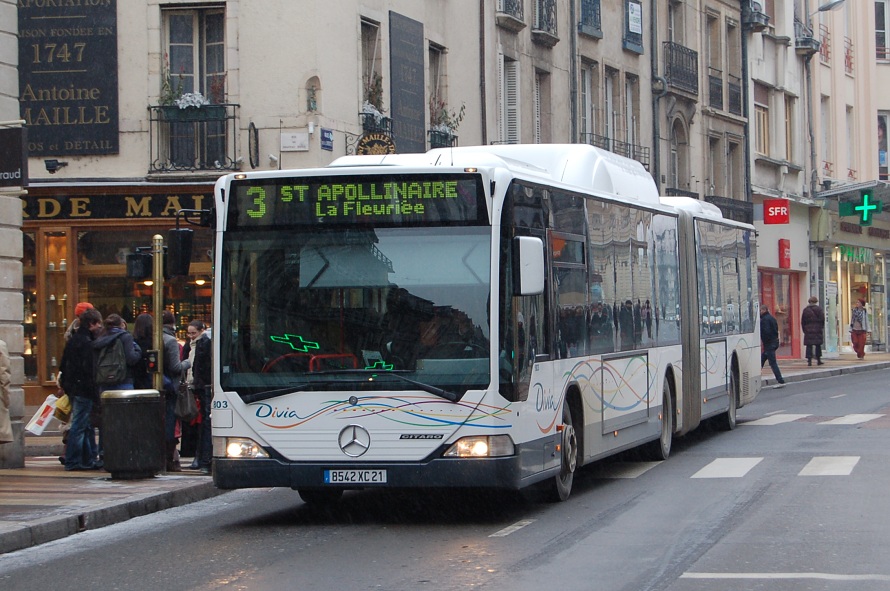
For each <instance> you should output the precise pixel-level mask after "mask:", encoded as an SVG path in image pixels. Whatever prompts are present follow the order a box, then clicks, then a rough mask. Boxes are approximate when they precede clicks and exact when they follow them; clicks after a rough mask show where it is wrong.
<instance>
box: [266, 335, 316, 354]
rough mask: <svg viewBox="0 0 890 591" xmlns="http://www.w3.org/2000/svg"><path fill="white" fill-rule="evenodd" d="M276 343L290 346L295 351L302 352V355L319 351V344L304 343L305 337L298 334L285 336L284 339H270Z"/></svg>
mask: <svg viewBox="0 0 890 591" xmlns="http://www.w3.org/2000/svg"><path fill="white" fill-rule="evenodd" d="M269 338H271V339H272V340H273V341H274V342H276V343H285V344H287V345H290V348H291V349H293V350H294V351H300V352H301V353H308V352H309V349H315V350H318V348H319V347H318V343H313V342H312V341H304V340H303V337H301V336H300V335H298V334H285V335H284V336H282V337H278V336H274V337H269Z"/></svg>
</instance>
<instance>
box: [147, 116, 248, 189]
mask: <svg viewBox="0 0 890 591" xmlns="http://www.w3.org/2000/svg"><path fill="white" fill-rule="evenodd" d="M238 108H239V105H235V104H222V105H204V106H203V107H188V108H186V109H180V108H179V107H177V106H175V105H159V106H151V107H149V108H148V110H149V138H150V141H149V144H150V148H149V149H150V155H149V166H148V172H149V173H157V172H195V171H200V170H240V169H241V164H240V163H239V162H238V161H237V160H238V155H237V153H236V152H237V146H238Z"/></svg>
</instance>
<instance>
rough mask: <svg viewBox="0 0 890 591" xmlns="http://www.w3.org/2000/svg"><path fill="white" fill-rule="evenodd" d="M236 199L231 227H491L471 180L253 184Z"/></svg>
mask: <svg viewBox="0 0 890 591" xmlns="http://www.w3.org/2000/svg"><path fill="white" fill-rule="evenodd" d="M232 195H233V197H234V198H233V199H231V200H230V204H229V226H230V227H254V226H280V225H291V224H300V225H307V224H308V225H314V224H320V223H325V224H330V223H335V224H380V223H384V224H425V223H431V224H441V223H466V222H476V223H482V222H485V221H487V211H486V209H485V207H484V199H482V195H483V193H482V187H481V184H480V182H479V177H478V176H475V175H469V174H453V175H397V176H386V177H382V176H362V177H345V176H341V177H302V178H274V179H269V178H263V179H248V180H244V181H233V182H232Z"/></svg>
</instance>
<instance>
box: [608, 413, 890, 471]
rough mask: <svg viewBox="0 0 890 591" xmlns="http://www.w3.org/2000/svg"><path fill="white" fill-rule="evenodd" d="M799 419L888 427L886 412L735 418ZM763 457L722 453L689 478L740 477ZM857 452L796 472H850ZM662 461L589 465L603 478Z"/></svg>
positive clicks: (763, 422) (760, 422)
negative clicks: (833, 415)
mask: <svg viewBox="0 0 890 591" xmlns="http://www.w3.org/2000/svg"><path fill="white" fill-rule="evenodd" d="M794 422H801V423H809V424H815V425H823V426H826V427H829V426H848V427H849V426H854V427H860V426H868V425H874V426H875V427H876V428H882V427H886V428H890V415H888V414H865V413H855V414H848V415H844V416H839V417H820V416H816V415H811V414H794V413H776V414H772V415H767V416H764V417H761V418H759V419H755V420H752V421H746V422H741V421H740V422H739V426H745V427H751V426H760V427H763V426H776V425H787V424H788V423H794ZM764 459H765V457H724V458H716V459H714V460H711V461H710V462H708V463H707V464H705V465H704V466H702V467H700V468H699V469H698V470H697V471H695V472H694V473H692V474H691V475H690V476H689V478H690V479H696V480H706V479H721V478H744V477H745V476H747V475H748V474H749V473H750V472H751V471H752V470H754V469H755V468H756V467H757V466H758V465H759V464H760V463H761V462H762V461H763V460H764ZM859 460H860V456H814V457H812V458H810V459H809V461H808V462H807V463H806V464H805V465H804V466H802V467H801V468H800V469H799V471H798V472H797V476H801V477H822V476H850V475H851V474H852V473H853V471H854V469H855V468H856V466H857V464H858V463H859ZM662 463H664V462H621V461H618V462H605V463H603V464H602V465H599V464H595V465H594V466H591V470H592V472H593V475H594V477H596V478H605V479H633V478H639V477H640V476H642V475H643V474H645V473H647V472H648V471H649V470H651V469H653V468H655V467H656V466H659V465H660V464H662Z"/></svg>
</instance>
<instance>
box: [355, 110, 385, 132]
mask: <svg viewBox="0 0 890 591" xmlns="http://www.w3.org/2000/svg"><path fill="white" fill-rule="evenodd" d="M359 117H361V119H362V131H363V132H364V133H383V134H386V135H392V118H391V117H382V116H379V115H375V114H374V113H359Z"/></svg>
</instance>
